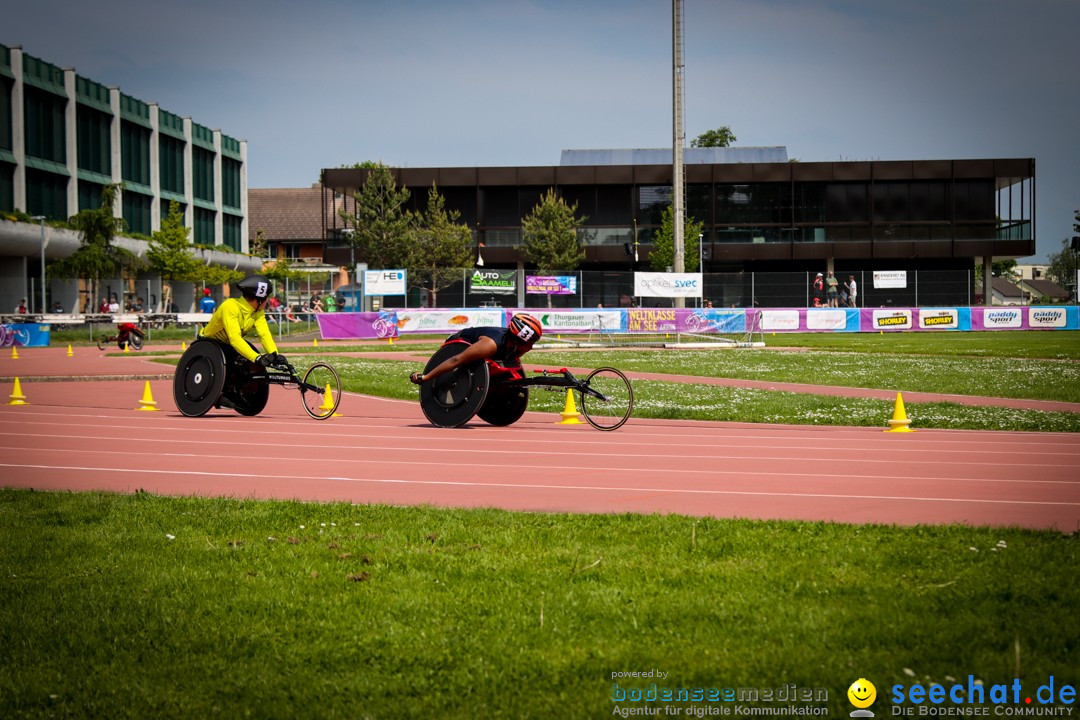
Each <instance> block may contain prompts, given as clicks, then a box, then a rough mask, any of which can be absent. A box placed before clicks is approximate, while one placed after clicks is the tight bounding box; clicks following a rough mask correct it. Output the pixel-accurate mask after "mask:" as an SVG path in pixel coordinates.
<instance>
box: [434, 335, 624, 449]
mask: <svg viewBox="0 0 1080 720" xmlns="http://www.w3.org/2000/svg"><path fill="white" fill-rule="evenodd" d="M468 346H469V344H468V343H467V342H465V341H463V340H450V341H448V342H447V343H445V344H444V345H443V346H442V347H441V348H439V349H438V350H437V351H436V352H435V354H434V355H432V356H431V359H430V360H428V363H427V366H426V367H425V368H424V372H425V373H428V372H431V371H432V370H433V369H434V368H435V366H437V365H439V364H440V363H442V362H443V361H444V360H446V359H447V358H451V357H453V356H455V355H457V354H458V353H460V352H463V351H464V350H465V348H467V347H468ZM537 372H538V373H540V375H539V376H538V377H531V378H527V377H525V375H524V372H523V371H522V369H521V368H520V367H509V368H508V367H504V366H502V365H500V364H499V363H497V362H495V361H494V360H491V359H488V360H483V361H477V362H475V363H471V364H469V365H466V366H462V367H458V368H455V369H454V370H452V371H450V372H448V373H445V374H443V375H440V376H439V377H437V378H435V379H433V380H425V381H424V382H423V383H421V384H420V408H421V410H423V411H424V416H425V417H427V419H428V420H430V421H431V424H433V425H438V426H439V427H460V426H462V425H464V424H465V423H467V422H468V421H469V420H471V419H472V418H473V416H477V417H479V418H480V419H481V420H483V421H484V422H486V423H488V424H489V425H510V424H512V423H515V422H517V421H518V420H520V419H521V416H522V415H524V414H525V410H526V408H527V407H528V406H529V389H530V388H542V389H544V390H551V391H558V390H562V389H564V388H569V389H570V390H571V391H573V392H576V393H577V394H578V397H579V406H580V408H581V414H582V415H584V416H585V420H586V421H587V422H588V423H589V424H590V425H592V426H593V427H594V428H596V429H597V430H616V429H618V428H620V427H622V426H623V424H624V423H625V422H626V421H627V420H628V419H629V418H630V412H631V411H632V410H633V408H634V390H633V388H632V387H631V386H630V381H629V380H627V379H626V376H625V375H623V374H622V373H621V372H619V371H618V370H616V369H615V368H609V367H605V368H599V369H597V370H593V371H592V372H591V373H589V375H588V376H587V377H585V379H580V378H577V377H574V375H573V374H572V373H571V372H570V371H569V370H567V369H566V368H560V369H559V370H552V371H549V370H538V371H537Z"/></svg>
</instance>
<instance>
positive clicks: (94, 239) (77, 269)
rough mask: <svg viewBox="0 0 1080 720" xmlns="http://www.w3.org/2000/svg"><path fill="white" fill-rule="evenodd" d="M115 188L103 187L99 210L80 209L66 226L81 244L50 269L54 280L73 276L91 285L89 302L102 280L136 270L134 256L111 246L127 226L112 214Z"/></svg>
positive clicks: (112, 186) (122, 249)
mask: <svg viewBox="0 0 1080 720" xmlns="http://www.w3.org/2000/svg"><path fill="white" fill-rule="evenodd" d="M118 188H119V186H118V185H115V184H113V185H106V186H105V187H104V188H102V190H101V207H100V208H98V209H96V210H82V211H80V212H79V214H78V215H74V216H72V217H71V218H70V219H69V220H68V223H69V224H70V225H71V227H72V228H74V229H75V230H76V231H77V232H78V233H79V240H80V245H79V249H78V250H76V251H75V252H74V253H73V254H72V255H69V256H68V257H66V258H64V259H63V260H60V261H58V262H55V263H53V264H52V266H51V267H50V272H51V273H52V275H53V276H54V277H73V278H80V279H83V280H87V281H89V282H90V302H91V303H93V302H94V298H96V297H97V294H98V283H99V282H100V280H101V278H102V277H106V278H107V277H111V276H113V275H116V274H117V273H118V272H121V271H122V270H124V269H125V268H126V269H135V268H137V267H139V265H140V264H141V261H140V260H139V259H138V257H136V256H135V254H134V253H132V252H130V251H128V250H125V249H124V248H121V247H117V246H115V245H113V244H112V241H113V238H114V237H116V235H117V234H119V233H121V232H123V231H124V229H125V228H126V227H127V223H125V222H124V220H123V218H118V217H115V216H114V215H113V207H114V206H115V204H116V191H117V189H118Z"/></svg>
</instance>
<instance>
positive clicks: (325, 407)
mask: <svg viewBox="0 0 1080 720" xmlns="http://www.w3.org/2000/svg"><path fill="white" fill-rule="evenodd" d="M333 407H334V395H333V393H332V392H331V391H330V383H326V392H324V393H323V401H322V405H320V406H319V409H320V410H322V411H324V412H329V411H330V410H332V409H333ZM330 417H341V413H339V412H335V413H334V414H333V415H331V416H330Z"/></svg>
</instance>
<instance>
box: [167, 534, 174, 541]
mask: <svg viewBox="0 0 1080 720" xmlns="http://www.w3.org/2000/svg"><path fill="white" fill-rule="evenodd" d="M165 537H166V538H168V539H169V540H175V539H176V536H175V535H170V534H169V533H165Z"/></svg>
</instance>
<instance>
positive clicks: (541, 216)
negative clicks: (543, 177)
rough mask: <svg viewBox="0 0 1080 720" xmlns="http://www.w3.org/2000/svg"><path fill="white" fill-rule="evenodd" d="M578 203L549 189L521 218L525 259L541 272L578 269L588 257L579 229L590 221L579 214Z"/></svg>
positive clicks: (548, 272) (549, 272)
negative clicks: (568, 202) (572, 202)
mask: <svg viewBox="0 0 1080 720" xmlns="http://www.w3.org/2000/svg"><path fill="white" fill-rule="evenodd" d="M577 208H578V206H577V203H574V204H573V205H567V204H566V201H565V200H563V199H562V198H561V197H559V196H558V195H556V194H555V190H554V189H552V188H548V191H547V192H546V193H545V194H544V196H543V197H542V198H540V202H538V203H537V204H536V207H534V208H533V209H532V210H531V211H530V212H529V214H528V215H527V216H526V217H525V218H523V219H522V221H521V235H522V239H523V240H524V242H525V248H524V252H525V259H526V260H528V261H529V262H531V263H533V264H534V265H536V269H537V270H538V271H539V272H540V273H541V274H552V273H555V272H558V271H560V270H576V269H577V267H578V265H580V264H581V261H582V260H584V259H585V248H583V247H582V246H581V239H580V238H579V237H578V229H579V228H580V227H581V226H582V225H584V224H585V221H586V220H588V218H587V217H585V216H581V217H578V215H577Z"/></svg>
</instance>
